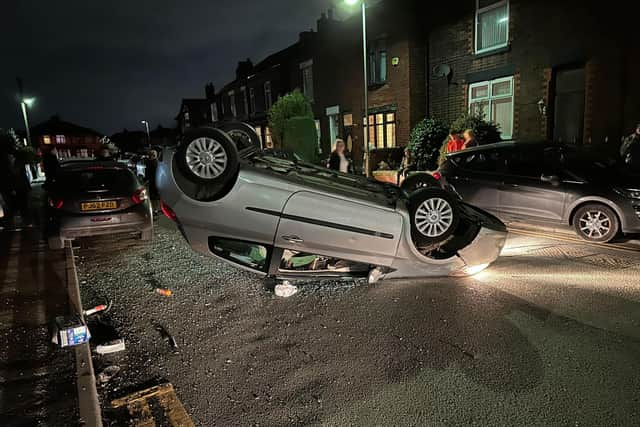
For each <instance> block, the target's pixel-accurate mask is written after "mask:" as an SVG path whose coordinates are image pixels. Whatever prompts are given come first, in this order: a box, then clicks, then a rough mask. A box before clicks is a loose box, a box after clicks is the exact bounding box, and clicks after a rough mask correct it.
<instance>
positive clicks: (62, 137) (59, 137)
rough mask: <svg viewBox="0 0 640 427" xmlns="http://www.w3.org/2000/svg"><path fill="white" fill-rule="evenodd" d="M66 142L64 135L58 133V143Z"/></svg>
mask: <svg viewBox="0 0 640 427" xmlns="http://www.w3.org/2000/svg"><path fill="white" fill-rule="evenodd" d="M65 142H66V140H65V137H64V135H56V144H64V143H65Z"/></svg>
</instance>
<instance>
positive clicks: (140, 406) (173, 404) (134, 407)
mask: <svg viewBox="0 0 640 427" xmlns="http://www.w3.org/2000/svg"><path fill="white" fill-rule="evenodd" d="M152 400H153V401H156V402H158V403H159V405H160V407H161V408H162V411H163V412H164V414H162V415H164V417H166V419H167V420H168V421H169V425H171V426H176V427H177V426H181V427H193V426H194V425H195V424H194V423H193V421H192V420H191V418H190V417H189V414H187V411H186V410H185V409H184V406H183V405H182V403H181V402H180V400H179V399H178V396H177V395H176V391H175V389H174V388H173V386H172V385H171V384H168V383H167V384H162V385H159V386H156V387H151V388H148V389H146V390H142V391H138V392H135V393H133V394H130V395H128V396H126V397H123V398H120V399H115V400H112V401H111V407H112V408H114V409H118V408H127V409H128V412H129V414H130V415H131V417H133V420H132V421H133V423H132V424H133V425H137V426H142V425H144V426H149V425H151V426H153V425H156V420H155V418H154V415H155V414H154V413H153V411H151V410H150V409H149V408H150V406H149V403H150V401H152ZM162 415H161V416H162Z"/></svg>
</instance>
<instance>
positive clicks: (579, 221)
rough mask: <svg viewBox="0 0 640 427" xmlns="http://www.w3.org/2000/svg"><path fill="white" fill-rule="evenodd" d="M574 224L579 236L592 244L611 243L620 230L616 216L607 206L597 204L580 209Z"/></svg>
mask: <svg viewBox="0 0 640 427" xmlns="http://www.w3.org/2000/svg"><path fill="white" fill-rule="evenodd" d="M573 223H574V224H573V225H574V227H575V228H576V231H577V232H578V235H579V236H580V237H582V238H583V239H585V240H589V241H591V242H600V243H604V242H609V241H611V240H613V238H614V237H615V236H616V235H617V234H618V231H619V229H620V225H619V222H618V217H617V216H616V214H615V213H614V212H613V211H612V210H611V209H610V208H608V207H607V206H605V205H600V204H595V203H594V204H588V205H585V206H583V207H581V208H580V209H578V211H577V212H576V214H575V216H574V218H573Z"/></svg>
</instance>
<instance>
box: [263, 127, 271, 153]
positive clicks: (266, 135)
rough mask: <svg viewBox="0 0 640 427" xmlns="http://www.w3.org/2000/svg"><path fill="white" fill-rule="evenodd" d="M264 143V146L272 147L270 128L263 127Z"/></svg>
mask: <svg viewBox="0 0 640 427" xmlns="http://www.w3.org/2000/svg"><path fill="white" fill-rule="evenodd" d="M264 145H265V148H273V140H272V139H271V128H270V127H268V126H267V127H265V128H264Z"/></svg>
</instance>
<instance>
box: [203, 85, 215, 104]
mask: <svg viewBox="0 0 640 427" xmlns="http://www.w3.org/2000/svg"><path fill="white" fill-rule="evenodd" d="M204 93H205V94H206V96H207V99H208V100H210V101H211V100H213V99H215V97H216V87H215V86H214V85H213V83H209V84H208V85H206V86H205V87H204Z"/></svg>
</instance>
